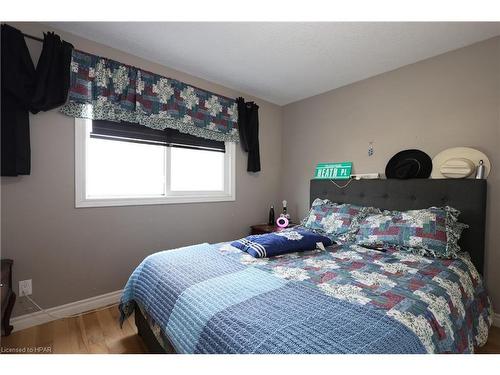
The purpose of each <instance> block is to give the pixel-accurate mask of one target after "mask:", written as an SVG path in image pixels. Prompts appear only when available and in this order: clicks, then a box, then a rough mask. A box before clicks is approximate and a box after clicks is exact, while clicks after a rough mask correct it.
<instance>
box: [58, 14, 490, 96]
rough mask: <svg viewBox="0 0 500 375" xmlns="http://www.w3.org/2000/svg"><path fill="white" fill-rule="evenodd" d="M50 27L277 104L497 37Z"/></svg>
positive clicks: (377, 29) (309, 28) (351, 27)
mask: <svg viewBox="0 0 500 375" xmlns="http://www.w3.org/2000/svg"><path fill="white" fill-rule="evenodd" d="M50 25H52V26H53V27H55V28H59V29H62V30H64V31H67V32H70V33H73V34H77V35H80V36H82V37H85V38H87V39H91V40H94V41H97V42H100V43H102V44H105V45H108V46H112V47H114V48H117V49H120V50H123V51H127V52H130V53H132V54H134V55H137V56H140V57H143V58H145V59H148V60H151V61H154V62H158V63H161V64H163V65H166V66H168V67H171V68H174V69H177V70H180V71H183V72H186V73H189V74H192V75H194V76H197V77H201V78H204V79H206V80H209V81H212V82H216V83H219V84H221V85H224V86H226V87H229V88H233V89H235V90H238V91H241V92H244V93H248V94H250V95H254V96H256V97H259V98H262V99H265V100H268V101H270V102H272V103H276V104H279V105H285V104H288V103H291V102H294V101H297V100H300V99H303V98H307V97H310V96H313V95H316V94H320V93H322V92H326V91H329V90H332V89H334V88H337V87H340V86H344V85H347V84H349V83H352V82H356V81H359V80H362V79H365V78H368V77H371V76H374V75H377V74H380V73H384V72H387V71H390V70H393V69H396V68H398V67H401V66H404V65H407V64H411V63H414V62H417V61H419V60H423V59H426V58H429V57H432V56H435V55H438V54H441V53H444V52H446V51H450V50H453V49H457V48H460V47H463V46H466V45H469V44H472V43H474V42H478V41H480V40H484V39H487V38H490V37H493V36H496V35H500V23H498V22H497V23H472V22H471V23H428V22H423V23H373V22H368V23H367V22H365V23H364V22H354V23H339V22H331V23H330V22H329V23H278V22H272V23H264V22H255V23H206V22H205V23H203V22H195V23H180V22H137V23H130V22H62V23H56V22H54V23H50Z"/></svg>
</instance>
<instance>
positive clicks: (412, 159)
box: [385, 150, 432, 180]
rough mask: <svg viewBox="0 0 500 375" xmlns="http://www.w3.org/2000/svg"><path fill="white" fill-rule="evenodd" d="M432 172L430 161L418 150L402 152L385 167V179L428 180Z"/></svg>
mask: <svg viewBox="0 0 500 375" xmlns="http://www.w3.org/2000/svg"><path fill="white" fill-rule="evenodd" d="M431 172H432V160H431V158H430V156H429V155H427V154H426V153H425V152H423V151H420V150H404V151H401V152H398V153H397V154H396V155H394V156H393V157H392V158H391V160H389V162H388V163H387V166H386V167H385V177H387V178H397V179H400V180H406V179H408V178H428V177H429V176H430V175H431Z"/></svg>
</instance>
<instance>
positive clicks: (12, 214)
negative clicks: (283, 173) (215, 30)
mask: <svg viewBox="0 0 500 375" xmlns="http://www.w3.org/2000/svg"><path fill="white" fill-rule="evenodd" d="M13 25H14V26H16V27H18V28H19V29H21V30H22V31H23V32H26V33H29V34H33V35H38V36H41V35H42V30H47V27H44V26H43V25H38V24H32V23H30V24H20V23H18V24H13ZM59 34H60V35H61V36H63V37H64V39H66V40H68V41H70V42H72V43H73V44H74V46H75V48H78V49H81V50H84V51H87V52H90V53H95V54H100V55H103V56H107V57H110V58H113V59H116V60H119V61H122V62H124V63H127V64H131V65H135V66H139V67H141V68H144V69H146V70H150V71H153V72H155V73H158V74H162V75H165V76H168V77H172V78H176V79H179V80H181V81H184V82H188V83H190V84H193V85H196V86H199V87H201V88H204V89H208V90H211V91H214V92H216V93H219V94H222V95H226V96H229V97H237V96H240V95H242V96H244V97H245V99H247V100H255V101H256V102H257V104H258V105H259V106H260V109H259V117H260V134H261V137H260V139H261V161H262V172H260V173H258V174H250V173H247V172H246V158H247V157H246V154H244V153H243V152H242V151H241V149H240V147H239V146H238V147H237V150H238V151H237V155H236V156H237V157H236V201H235V202H223V203H205V204H177V205H153V206H135V207H132V206H129V207H103V208H79V209H75V198H74V119H72V118H70V117H67V116H65V115H62V114H60V113H58V112H57V111H56V110H54V111H49V112H47V113H41V114H38V115H36V116H31V119H30V121H31V147H32V174H31V175H30V176H23V177H15V178H14V177H3V178H2V179H1V180H2V184H1V187H2V192H1V203H2V217H1V221H2V228H1V229H2V241H1V244H2V257H10V258H13V259H14V260H15V265H14V275H15V280H14V282H15V285H17V281H18V280H23V279H33V298H34V299H35V300H36V301H37V302H38V303H39V304H40V305H41V306H43V307H52V306H57V305H61V304H65V303H69V302H72V301H77V300H81V299H84V298H89V297H92V296H96V295H99V294H103V293H107V292H111V291H115V290H118V289H121V288H123V286H124V283H125V282H126V281H127V278H128V276H129V275H130V273H131V271H132V270H133V269H134V267H135V266H137V264H138V263H139V262H140V261H141V260H142V259H143V258H144V257H145V256H147V255H148V254H151V253H153V252H155V251H158V250H162V249H170V248H175V247H178V246H184V245H189V244H195V243H199V242H218V241H225V240H231V239H234V238H237V237H240V236H243V235H246V234H248V232H249V225H251V224H255V223H259V222H265V221H266V220H267V212H268V209H269V205H270V204H273V203H274V204H278V202H279V200H278V198H279V197H278V189H279V184H280V180H279V178H280V170H281V123H282V121H281V108H280V107H279V106H276V105H273V104H270V103H267V102H265V101H262V100H260V99H257V98H252V97H251V96H249V95H245V94H243V93H239V92H235V91H233V90H230V89H228V88H225V87H221V86H218V85H215V84H213V83H210V82H207V81H204V80H202V79H198V78H195V77H192V76H189V75H187V74H183V73H180V72H177V71H174V70H171V69H167V68H165V67H163V66H160V65H158V64H154V63H151V62H148V61H145V60H142V59H140V58H138V57H135V56H132V55H129V54H126V53H123V52H120V51H117V50H114V49H112V48H109V47H106V46H103V45H99V44H97V43H94V42H91V41H88V40H84V39H81V38H78V37H74V36H72V35H68V34H66V33H63V32H59ZM28 43H29V47H30V50H31V52H32V55H33V56H34V57H35V58H38V55H39V53H40V50H41V44H40V43H37V42H33V41H29V42H28ZM27 307H29V304H28V303H26V302H25V303H18V304H16V311H15V314H16V315H18V314H22V313H25V312H28V310H26V309H24V308H27Z"/></svg>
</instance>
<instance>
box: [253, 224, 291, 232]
mask: <svg viewBox="0 0 500 375" xmlns="http://www.w3.org/2000/svg"><path fill="white" fill-rule="evenodd" d="M295 226H297V224H290V225H288V227H286V228H280V227H278V226H277V225H268V224H257V225H252V226H251V227H250V234H265V233H273V232H280V231H282V230H283V229H287V228H293V227H295Z"/></svg>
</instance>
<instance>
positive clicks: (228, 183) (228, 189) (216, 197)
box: [75, 118, 236, 208]
mask: <svg viewBox="0 0 500 375" xmlns="http://www.w3.org/2000/svg"><path fill="white" fill-rule="evenodd" d="M91 127H92V120H88V119H82V118H75V207H76V208H80V207H106V206H140V205H151V204H179V203H205V202H227V201H234V200H236V186H235V168H236V167H235V165H236V163H235V159H236V146H235V143H234V142H226V152H225V153H224V191H171V190H170V179H169V178H168V174H169V171H167V177H166V189H165V190H166V195H165V196H161V197H130V198H89V197H87V193H86V186H87V183H86V175H87V173H86V171H87V149H88V145H87V141H88V139H89V136H88V134H89V132H90V129H91ZM170 151H171V147H167V152H166V153H165V154H166V158H167V160H166V163H165V165H166V166H167V168H168V166H169V163H168V160H169V159H170Z"/></svg>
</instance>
